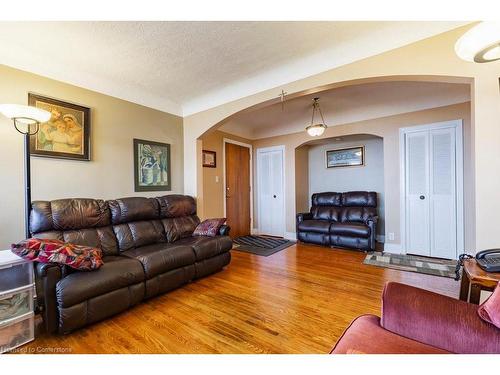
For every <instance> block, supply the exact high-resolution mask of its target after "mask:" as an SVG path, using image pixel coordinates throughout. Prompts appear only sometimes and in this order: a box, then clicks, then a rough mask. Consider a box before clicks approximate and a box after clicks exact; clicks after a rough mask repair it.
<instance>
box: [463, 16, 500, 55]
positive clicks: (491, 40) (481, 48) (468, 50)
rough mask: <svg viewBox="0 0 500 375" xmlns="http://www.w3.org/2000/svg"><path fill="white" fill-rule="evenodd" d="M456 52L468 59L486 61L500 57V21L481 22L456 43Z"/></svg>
mask: <svg viewBox="0 0 500 375" xmlns="http://www.w3.org/2000/svg"><path fill="white" fill-rule="evenodd" d="M455 52H456V53H457V55H458V56H459V57H460V58H461V59H463V60H466V61H471V62H477V63H485V62H490V61H495V60H499V59H500V22H493V21H488V22H481V23H480V24H478V25H476V26H474V27H473V28H472V29H470V30H469V31H467V32H466V33H465V34H464V35H462V37H461V38H460V39H458V41H457V43H456V44H455Z"/></svg>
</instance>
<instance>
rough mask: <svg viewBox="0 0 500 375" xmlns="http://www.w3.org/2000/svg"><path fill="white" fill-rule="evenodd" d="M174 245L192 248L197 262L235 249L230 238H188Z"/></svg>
mask: <svg viewBox="0 0 500 375" xmlns="http://www.w3.org/2000/svg"><path fill="white" fill-rule="evenodd" d="M174 245H185V246H191V247H192V249H193V250H194V253H195V255H196V260H197V261H200V260H203V259H207V258H211V257H214V256H216V255H219V254H222V253H225V252H227V251H229V250H231V249H232V247H233V242H232V241H231V238H230V237H228V236H216V237H204V236H197V237H187V238H184V239H182V240H179V241H176V242H175V243H174Z"/></svg>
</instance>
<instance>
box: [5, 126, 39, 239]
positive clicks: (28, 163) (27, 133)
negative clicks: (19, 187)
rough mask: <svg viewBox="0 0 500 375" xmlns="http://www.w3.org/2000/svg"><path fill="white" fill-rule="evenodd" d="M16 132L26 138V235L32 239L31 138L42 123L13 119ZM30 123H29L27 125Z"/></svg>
mask: <svg viewBox="0 0 500 375" xmlns="http://www.w3.org/2000/svg"><path fill="white" fill-rule="evenodd" d="M12 120H13V121H14V127H15V128H16V130H17V131H18V132H19V133H21V134H22V135H23V136H24V235H25V237H26V238H30V237H31V232H30V213H31V154H30V137H31V136H32V135H35V134H36V133H38V130H40V122H38V121H37V120H35V119H32V118H27V117H16V118H13V119H12ZM26 122H28V123H26ZM19 123H24V124H25V125H26V130H21V129H19V127H18V125H19ZM31 125H35V131H33V132H31Z"/></svg>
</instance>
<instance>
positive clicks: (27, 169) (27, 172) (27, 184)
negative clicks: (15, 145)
mask: <svg viewBox="0 0 500 375" xmlns="http://www.w3.org/2000/svg"><path fill="white" fill-rule="evenodd" d="M30 212H31V155H30V133H29V132H26V133H24V235H25V236H26V238H30V237H31V233H30Z"/></svg>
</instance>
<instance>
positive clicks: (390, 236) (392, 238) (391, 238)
mask: <svg viewBox="0 0 500 375" xmlns="http://www.w3.org/2000/svg"><path fill="white" fill-rule="evenodd" d="M388 237H389V241H394V233H393V232H390V233H388Z"/></svg>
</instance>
